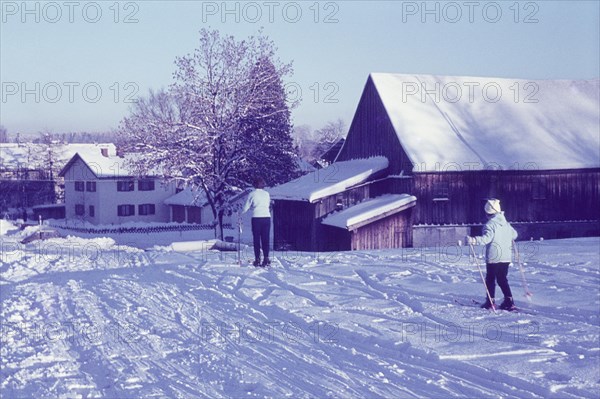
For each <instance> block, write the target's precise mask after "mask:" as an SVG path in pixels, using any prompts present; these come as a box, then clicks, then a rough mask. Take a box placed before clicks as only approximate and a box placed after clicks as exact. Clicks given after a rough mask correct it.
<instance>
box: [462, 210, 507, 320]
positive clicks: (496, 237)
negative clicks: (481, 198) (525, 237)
mask: <svg viewBox="0 0 600 399" xmlns="http://www.w3.org/2000/svg"><path fill="white" fill-rule="evenodd" d="M484 210H485V213H486V215H487V218H488V220H487V222H486V223H485V225H484V226H483V235H481V236H479V237H469V236H467V237H466V242H467V243H468V244H469V245H485V246H486V248H485V258H486V276H485V285H486V286H487V289H488V291H489V294H490V298H492V302H490V300H489V298H488V299H486V301H485V303H484V304H483V305H482V307H483V308H486V309H489V308H491V307H492V303H493V301H494V295H495V293H496V282H498V285H499V286H500V289H501V290H502V293H503V294H504V301H503V302H502V304H501V305H500V309H504V310H513V309H514V308H515V303H514V301H513V296H512V292H511V290H510V285H509V284H508V277H507V276H508V266H509V265H510V262H511V261H512V246H513V241H514V240H515V239H516V238H517V232H516V230H515V229H514V228H513V227H512V226H511V225H510V223H508V221H507V220H506V218H505V217H504V212H502V209H501V208H500V200H497V199H489V200H487V202H486V203H485V206H484Z"/></svg>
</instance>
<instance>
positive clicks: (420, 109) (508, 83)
mask: <svg viewBox="0 0 600 399" xmlns="http://www.w3.org/2000/svg"><path fill="white" fill-rule="evenodd" d="M371 78H372V80H373V83H374V85H375V87H376V89H377V92H378V94H379V96H380V98H381V100H382V103H383V105H384V107H385V109H386V112H387V114H388V115H389V118H390V120H391V123H392V125H393V128H394V130H395V131H396V133H397V136H398V139H399V140H400V143H401V145H402V147H403V148H404V150H405V151H406V153H407V155H408V157H409V158H410V161H411V162H412V163H413V165H414V171H415V172H419V171H433V170H440V168H442V170H443V168H444V167H447V166H448V165H452V164H456V165H458V166H460V167H461V170H465V169H466V168H468V169H470V170H482V169H489V168H494V169H500V168H502V169H577V168H595V167H600V81H599V80H587V81H584V80H578V81H574V80H522V79H500V78H479V77H478V78H475V77H451V76H429V75H404V74H388V73H373V74H371Z"/></svg>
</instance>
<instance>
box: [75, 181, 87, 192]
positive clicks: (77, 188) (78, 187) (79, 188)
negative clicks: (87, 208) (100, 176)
mask: <svg viewBox="0 0 600 399" xmlns="http://www.w3.org/2000/svg"><path fill="white" fill-rule="evenodd" d="M84 187H85V185H84V183H83V182H82V181H76V182H75V191H83V190H84Z"/></svg>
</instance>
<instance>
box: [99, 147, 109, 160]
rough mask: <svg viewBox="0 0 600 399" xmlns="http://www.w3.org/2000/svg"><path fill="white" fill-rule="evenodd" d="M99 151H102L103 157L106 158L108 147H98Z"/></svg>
mask: <svg viewBox="0 0 600 399" xmlns="http://www.w3.org/2000/svg"><path fill="white" fill-rule="evenodd" d="M100 152H101V153H102V156H103V157H107V158H108V148H100Z"/></svg>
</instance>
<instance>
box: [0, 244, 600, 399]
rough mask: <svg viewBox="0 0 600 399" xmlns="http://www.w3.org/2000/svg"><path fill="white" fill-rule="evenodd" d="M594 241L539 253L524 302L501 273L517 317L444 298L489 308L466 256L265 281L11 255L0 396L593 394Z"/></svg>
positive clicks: (378, 262) (317, 270)
mask: <svg viewBox="0 0 600 399" xmlns="http://www.w3.org/2000/svg"><path fill="white" fill-rule="evenodd" d="M3 240H4V241H2V242H0V244H7V243H8V244H10V238H9V237H8V238H6V239H3ZM13 244H14V243H13ZM599 245H600V240H599V239H597V238H590V239H574V240H557V241H545V242H543V243H538V251H536V253H535V254H534V256H531V257H529V259H525V261H526V265H525V268H526V272H527V277H528V282H529V286H530V289H531V290H532V291H533V292H534V297H533V299H532V301H530V302H528V301H527V300H526V299H525V298H524V297H519V296H520V295H522V293H523V290H522V288H521V285H520V275H519V273H518V270H517V268H516V267H515V268H512V269H511V272H510V278H511V285H512V288H513V293H514V294H515V296H516V300H517V304H518V305H519V306H522V307H523V308H524V309H525V310H527V312H523V313H508V312H498V313H497V314H493V313H491V312H487V311H484V310H481V309H478V308H477V307H474V306H473V307H471V306H461V305H459V304H456V303H455V302H454V299H460V300H461V301H462V302H463V303H468V302H470V300H471V299H478V300H481V299H482V297H483V294H482V292H481V291H482V287H481V280H480V276H479V273H478V271H477V268H476V266H475V265H474V263H473V261H472V260H471V259H470V258H469V256H468V255H466V254H467V252H466V249H465V252H464V256H461V257H460V259H456V258H455V257H452V259H449V258H447V257H445V256H442V255H440V254H439V253H437V252H436V250H435V249H427V250H415V249H410V250H385V251H371V252H340V253H330V254H308V253H299V254H293V255H291V254H278V253H275V256H276V257H277V260H278V262H275V264H276V266H275V267H272V268H270V269H259V268H253V267H248V266H246V265H244V267H239V266H238V265H237V264H236V262H235V256H232V255H231V254H220V253H217V252H204V253H193V252H192V253H186V254H181V253H174V252H160V251H149V252H143V251H139V250H137V249H135V248H131V247H110V246H109V247H107V248H105V249H103V251H102V252H93V253H92V254H91V255H90V253H88V252H86V251H73V252H69V253H68V254H65V253H64V252H63V251H61V250H60V249H59V247H58V246H57V247H52V250H45V251H44V252H43V253H41V252H40V250H39V248H37V247H36V246H34V245H28V246H27V247H22V248H20V249H18V250H17V249H15V248H16V246H15V245H4V246H3V248H5V249H3V251H4V252H3V253H2V256H1V257H0V261H1V263H0V273H1V276H0V299H1V304H2V308H1V311H0V316H1V319H0V320H1V321H2V325H1V328H2V329H1V331H0V344H1V346H0V353H1V360H0V397H1V398H15V397H31V398H56V397H59V398H76V397H86V398H87V397H103V398H230V397H231V398H239V397H277V398H280V397H294V398H295V397H307V398H313V397H319V398H324V397H334V398H380V397H381V398H422V397H427V398H448V397H465V398H488V397H489V398H497V397H503V398H581V397H584V398H597V397H598V393H599V392H600V379H599V377H598V375H600V366H599V361H600V348H599V346H600V345H599V337H600V333H599V332H600V327H599V325H600V314H599V311H598V309H599V304H600V295H599V291H598V287H599V286H600V266H599V263H600V262H598V257H599V253H598V247H599ZM480 263H482V261H481V260H480ZM498 292H499V289H498Z"/></svg>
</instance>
